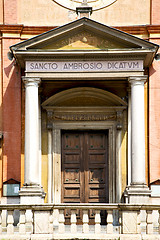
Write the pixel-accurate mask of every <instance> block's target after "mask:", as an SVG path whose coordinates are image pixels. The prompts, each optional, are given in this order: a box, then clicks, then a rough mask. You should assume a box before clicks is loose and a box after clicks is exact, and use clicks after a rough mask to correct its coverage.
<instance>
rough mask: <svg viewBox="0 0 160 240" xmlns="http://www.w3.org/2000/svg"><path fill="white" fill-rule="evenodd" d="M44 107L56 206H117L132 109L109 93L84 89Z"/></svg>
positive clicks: (58, 96) (59, 95)
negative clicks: (125, 123) (127, 113)
mask: <svg viewBox="0 0 160 240" xmlns="http://www.w3.org/2000/svg"><path fill="white" fill-rule="evenodd" d="M42 106H43V108H44V109H46V110H47V116H48V123H47V126H49V127H48V129H49V134H50V136H51V138H52V140H51V141H50V142H49V143H48V144H49V145H52V150H51V151H52V156H53V163H51V164H50V165H51V166H53V168H52V172H50V175H51V177H50V181H52V179H53V181H52V182H50V183H49V186H50V187H51V189H49V188H48V193H50V195H51V201H53V202H55V203H60V202H65V203H67V202H68V203H69V202H75V203H81V202H88V203H93V202H114V201H116V200H115V199H116V194H117V193H116V192H117V191H119V190H118V187H116V181H117V180H116V178H119V176H118V171H120V169H119V168H118V170H117V168H116V167H117V166H118V165H117V164H118V161H119V159H118V157H117V151H118V148H119V146H120V145H121V138H119V134H120V132H121V128H122V118H123V112H124V110H125V109H126V107H127V103H126V102H125V101H123V100H122V99H121V98H119V97H117V96H116V95H114V94H112V93H110V92H107V91H105V90H102V89H97V88H90V87H79V88H72V89H68V90H65V91H62V92H60V93H57V94H55V95H53V96H52V97H50V98H49V99H47V100H46V101H45V102H43V104H42ZM50 161H52V159H51V160H50ZM60 179H61V181H60Z"/></svg>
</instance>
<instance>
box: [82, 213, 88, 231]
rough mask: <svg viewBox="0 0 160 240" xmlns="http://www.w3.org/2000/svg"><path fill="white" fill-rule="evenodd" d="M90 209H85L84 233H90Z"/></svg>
mask: <svg viewBox="0 0 160 240" xmlns="http://www.w3.org/2000/svg"><path fill="white" fill-rule="evenodd" d="M88 223H89V218H88V210H83V233H89V225H88Z"/></svg>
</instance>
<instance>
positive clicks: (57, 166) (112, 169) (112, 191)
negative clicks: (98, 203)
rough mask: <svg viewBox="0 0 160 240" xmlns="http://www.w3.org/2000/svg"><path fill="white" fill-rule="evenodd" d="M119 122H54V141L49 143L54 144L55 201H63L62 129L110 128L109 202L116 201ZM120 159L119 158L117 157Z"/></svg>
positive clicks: (53, 177) (53, 176) (53, 185)
mask: <svg viewBox="0 0 160 240" xmlns="http://www.w3.org/2000/svg"><path fill="white" fill-rule="evenodd" d="M116 126H117V122H116V121H110V122H109V121H104V122H103V121H92V122H87V121H86V122H74V121H73V122H56V121H55V122H54V123H53V129H52V130H51V131H50V133H49V134H50V135H52V141H51V142H50V143H48V146H49V145H50V144H52V157H53V164H52V177H51V180H52V183H51V184H50V185H51V192H52V199H51V201H52V202H53V203H61V131H62V130H84V131H87V130H108V142H109V144H108V146H109V147H108V164H109V178H108V179H109V203H114V202H116V195H117V194H116V192H117V191H119V190H118V189H116V182H117V181H116V179H117V178H118V179H119V176H117V173H118V171H117V168H116V166H117V165H118V163H117V162H116V159H117V157H116V155H117V152H119V149H118V147H119V145H120V143H119V144H116V143H117V140H118V139H119V138H118V137H117V127H116ZM117 160H118V159H117Z"/></svg>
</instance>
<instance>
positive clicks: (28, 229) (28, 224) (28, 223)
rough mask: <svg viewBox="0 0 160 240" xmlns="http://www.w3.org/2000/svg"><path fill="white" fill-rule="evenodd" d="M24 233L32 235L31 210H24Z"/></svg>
mask: <svg viewBox="0 0 160 240" xmlns="http://www.w3.org/2000/svg"><path fill="white" fill-rule="evenodd" d="M25 215H26V224H25V225H26V232H30V233H33V212H32V210H31V209H27V210H26V214H25Z"/></svg>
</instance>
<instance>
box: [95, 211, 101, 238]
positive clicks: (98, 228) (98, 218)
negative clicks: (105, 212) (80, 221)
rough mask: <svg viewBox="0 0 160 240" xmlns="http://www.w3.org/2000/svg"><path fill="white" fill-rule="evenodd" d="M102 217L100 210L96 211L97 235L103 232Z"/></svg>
mask: <svg viewBox="0 0 160 240" xmlns="http://www.w3.org/2000/svg"><path fill="white" fill-rule="evenodd" d="M100 223H101V216H100V210H95V233H96V234H98V233H100V232H101V225H100Z"/></svg>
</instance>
